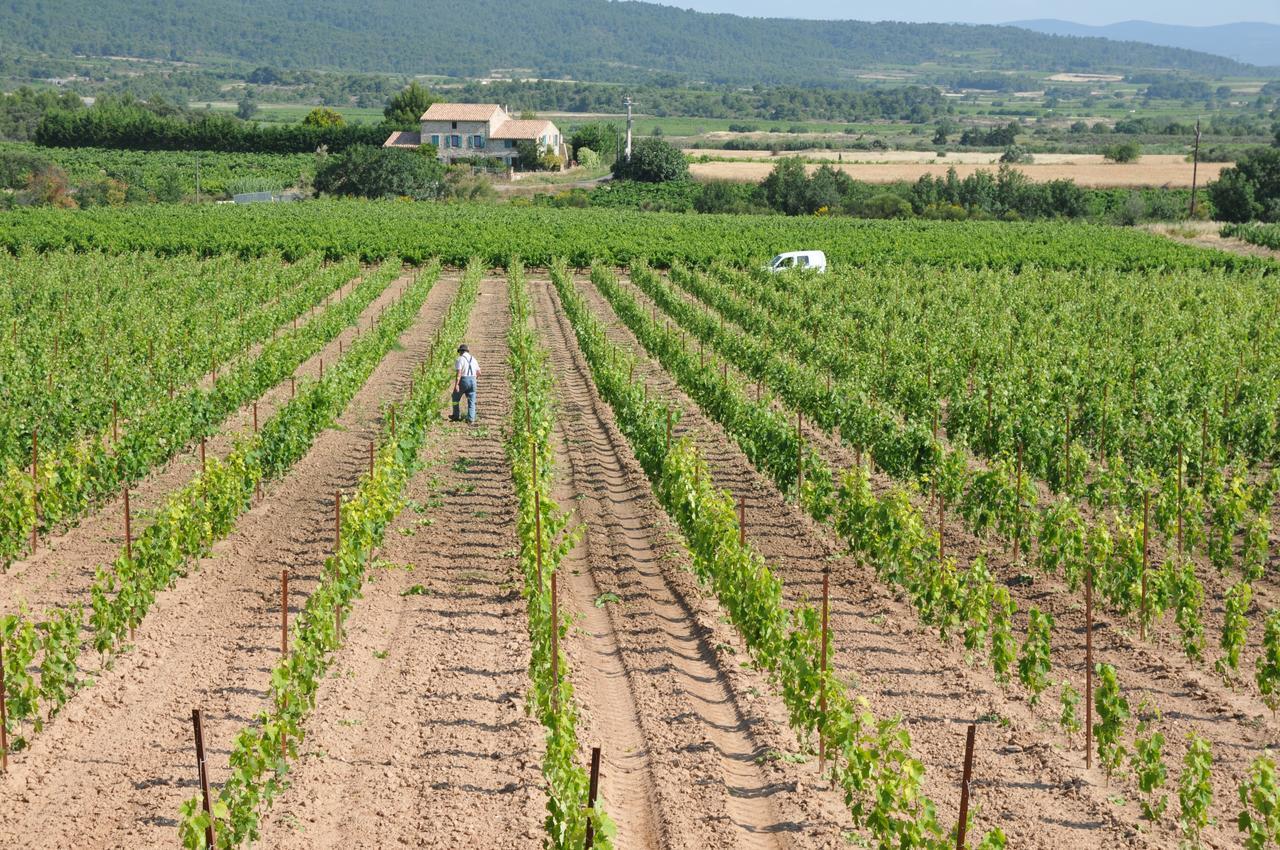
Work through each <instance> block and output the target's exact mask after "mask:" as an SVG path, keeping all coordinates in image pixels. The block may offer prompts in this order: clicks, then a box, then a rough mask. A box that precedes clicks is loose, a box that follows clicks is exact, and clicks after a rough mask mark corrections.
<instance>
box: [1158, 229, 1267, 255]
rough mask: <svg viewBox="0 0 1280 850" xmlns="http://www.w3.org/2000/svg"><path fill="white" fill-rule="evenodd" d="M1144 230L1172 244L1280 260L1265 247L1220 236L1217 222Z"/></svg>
mask: <svg viewBox="0 0 1280 850" xmlns="http://www.w3.org/2000/svg"><path fill="white" fill-rule="evenodd" d="M1143 229H1144V230H1149V231H1151V232H1152V233H1156V234H1159V235H1160V236H1164V237H1166V238H1168V239H1172V240H1173V241H1174V242H1181V243H1182V244H1184V245H1194V246H1195V247H1197V248H1214V249H1217V250H1219V251H1230V252H1231V253H1233V254H1244V255H1245V256H1249V257H1265V258H1266V259H1269V260H1280V251H1276V250H1273V249H1271V248H1268V247H1266V246H1265V245H1254V244H1253V243H1252V242H1246V241H1244V240H1243V239H1235V238H1232V237H1229V236H1223V235H1222V232H1221V231H1222V223H1221V222H1217V221H1184V222H1179V223H1177V224H1148V225H1146V226H1144V228H1143Z"/></svg>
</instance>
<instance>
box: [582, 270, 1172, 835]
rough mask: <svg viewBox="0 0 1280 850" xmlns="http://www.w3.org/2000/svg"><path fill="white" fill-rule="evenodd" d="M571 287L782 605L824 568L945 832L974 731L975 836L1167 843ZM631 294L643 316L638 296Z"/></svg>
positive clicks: (813, 595) (882, 706)
mask: <svg viewBox="0 0 1280 850" xmlns="http://www.w3.org/2000/svg"><path fill="white" fill-rule="evenodd" d="M577 282H578V285H579V287H580V288H581V290H582V292H583V294H584V296H585V297H586V298H587V300H588V302H589V303H590V304H591V305H592V307H593V309H594V310H595V312H596V314H597V315H598V316H599V317H600V318H601V319H602V321H604V322H605V323H606V324H607V325H608V326H609V328H610V330H609V334H610V337H611V338H612V339H613V340H614V341H615V342H617V343H620V344H622V345H624V346H625V347H627V348H628V349H629V350H631V351H632V352H633V353H634V354H635V355H636V356H637V357H638V364H637V366H636V378H637V380H641V379H643V380H644V381H646V382H647V383H648V385H649V386H650V387H651V389H652V391H653V392H654V393H655V394H656V395H657V396H658V397H660V398H663V399H669V400H671V402H672V403H674V404H675V405H676V407H677V409H678V410H679V411H680V416H681V420H680V423H679V425H678V426H677V428H676V433H677V434H680V435H686V434H687V435H690V436H691V437H693V439H694V440H695V441H696V442H697V444H698V446H699V449H700V451H701V453H702V454H703V457H704V458H706V459H707V461H708V463H709V464H710V466H711V470H712V475H713V477H714V479H715V482H716V484H717V485H718V486H720V487H722V488H724V489H726V490H728V491H729V492H731V493H733V494H734V495H735V496H736V497H738V498H742V499H744V500H745V502H746V505H747V539H748V542H750V543H751V545H752V546H753V547H755V548H756V549H757V550H758V551H760V552H761V553H762V554H763V555H764V556H765V557H766V559H767V560H768V562H769V563H770V564H771V565H773V566H774V568H775V570H776V571H777V575H778V576H779V578H781V579H782V580H783V582H784V594H785V595H786V596H787V599H788V601H790V602H792V603H796V602H799V601H802V600H805V599H807V600H809V601H816V600H817V599H818V598H820V595H821V586H822V585H821V582H822V570H823V567H824V566H829V567H830V569H831V629H832V639H833V644H834V647H835V650H836V652H835V657H834V659H833V662H832V663H833V665H834V668H835V669H836V670H837V672H838V674H839V675H840V677H841V679H842V680H843V681H845V683H846V684H847V685H849V687H850V689H851V691H852V692H853V693H854V694H856V695H861V696H864V697H866V698H867V700H868V701H869V703H870V707H871V709H872V710H873V711H874V712H875V714H876V715H877V716H878V717H884V718H887V717H891V716H895V715H898V716H901V717H902V718H903V720H904V723H905V726H906V728H907V729H908V730H909V731H910V732H911V737H912V752H913V755H914V756H915V757H916V758H919V759H920V760H921V761H922V762H923V763H924V765H925V767H926V776H925V791H926V793H927V794H928V795H929V796H930V798H931V799H932V800H933V802H934V803H935V804H936V805H937V806H938V810H939V816H940V819H941V821H942V822H943V823H944V824H953V823H955V821H956V819H957V818H958V802H959V792H958V788H959V780H960V766H961V763H962V756H963V752H964V735H965V726H966V725H967V724H968V723H977V724H978V734H977V741H976V746H975V755H974V777H975V781H974V790H973V802H974V803H975V804H976V806H977V811H976V813H975V815H974V822H975V824H976V826H977V828H978V829H979V830H981V831H985V830H987V829H989V828H991V827H993V826H999V827H1000V828H1002V829H1003V830H1004V831H1005V832H1006V834H1007V835H1008V837H1009V846H1011V847H1020V848H1026V847H1031V848H1061V847H1116V846H1135V847H1145V846H1153V847H1162V846H1168V844H1169V842H1170V841H1174V840H1176V839H1174V838H1173V836H1172V835H1171V834H1170V833H1169V832H1168V831H1165V830H1157V831H1156V832H1155V833H1154V834H1151V833H1145V832H1144V833H1141V834H1140V833H1139V832H1138V829H1137V814H1136V810H1135V809H1134V808H1133V807H1119V806H1116V805H1115V804H1114V803H1112V802H1111V801H1110V800H1109V798H1110V797H1113V796H1114V795H1115V794H1116V793H1117V790H1118V787H1119V785H1118V783H1116V784H1115V785H1116V787H1112V788H1106V787H1104V782H1103V777H1102V776H1101V774H1100V773H1096V772H1095V773H1088V772H1086V771H1085V770H1084V769H1083V764H1082V762H1083V754H1082V753H1081V752H1080V742H1079V741H1071V742H1068V741H1066V739H1065V738H1063V736H1062V735H1060V734H1058V733H1057V731H1056V729H1055V728H1054V727H1053V726H1052V725H1051V724H1050V723H1048V722H1046V721H1045V720H1044V719H1043V717H1041V716H1039V713H1038V712H1035V711H1032V710H1031V709H1030V708H1029V707H1028V706H1027V704H1026V701H1025V698H1024V697H1023V696H1022V694H1021V693H1020V692H1019V689H1018V688H1011V689H1009V690H1007V691H1006V690H1005V689H1003V688H1001V687H1000V686H999V684H998V683H997V682H996V681H995V679H994V676H993V674H992V673H991V671H990V670H989V669H988V668H987V667H986V666H985V665H983V664H980V663H979V664H975V665H972V666H971V665H970V664H968V663H966V659H965V657H964V651H963V648H962V647H957V646H956V645H955V643H953V644H952V645H951V646H947V645H944V644H943V643H942V642H941V641H940V640H939V638H938V636H937V633H936V632H935V631H933V630H931V629H927V628H924V627H922V626H921V625H920V623H919V621H918V619H917V617H916V615H915V614H914V612H913V611H912V610H911V608H910V606H909V604H908V603H907V602H906V601H905V600H903V599H901V598H898V597H897V596H896V595H895V594H893V593H891V592H890V591H889V590H887V589H886V588H885V587H884V586H883V585H881V584H880V582H879V581H878V579H877V578H876V576H875V573H874V571H872V570H871V569H870V568H869V567H864V566H860V565H858V564H857V563H855V561H854V560H853V559H851V558H849V557H846V556H844V555H843V549H844V547H843V546H842V545H840V543H839V542H838V541H836V540H835V539H834V537H833V536H832V535H831V534H830V533H829V532H828V531H827V530H826V529H825V528H823V527H821V526H818V525H817V524H816V523H814V522H813V521H812V520H811V519H810V518H809V517H808V516H807V515H806V514H804V513H803V512H802V511H801V510H799V509H798V508H797V507H796V506H795V505H794V504H793V503H790V502H787V501H785V500H784V499H783V497H782V495H781V493H780V492H779V491H778V488H777V487H776V486H775V485H774V484H773V483H772V481H770V480H768V479H767V478H765V477H763V476H762V475H760V474H759V473H758V472H757V471H756V470H755V468H754V467H753V466H752V464H751V462H750V461H749V460H748V459H747V457H746V456H745V455H744V454H743V453H742V452H741V451H740V450H739V449H738V447H737V445H736V443H735V441H734V440H733V438H732V437H730V436H729V435H728V434H727V433H725V431H724V430H723V428H721V427H720V426H719V425H718V424H716V423H715V422H713V421H712V420H710V419H709V418H707V417H706V416H704V415H703V414H702V412H701V411H700V410H699V408H698V407H697V405H696V404H695V403H694V402H693V401H692V400H690V399H689V398H688V397H687V396H686V395H685V394H684V393H683V392H682V391H681V390H680V389H679V387H678V386H677V384H676V383H675V381H674V379H673V378H672V377H671V376H670V374H669V373H667V372H666V371H665V370H664V369H663V368H662V367H661V366H660V365H659V364H657V363H656V362H655V361H653V360H652V358H650V357H649V356H648V355H647V354H646V353H645V351H644V348H643V346H641V345H640V344H639V343H638V341H636V339H635V337H634V335H633V334H632V333H631V332H630V331H629V330H628V329H627V328H626V326H625V325H624V324H623V323H622V322H621V321H620V320H618V318H617V316H616V314H615V313H614V311H613V310H612V308H611V307H610V305H609V304H608V301H607V300H606V299H605V298H604V296H603V295H601V294H600V293H599V292H598V290H596V288H595V287H594V286H593V285H592V284H591V282H590V280H589V279H587V278H585V277H580V278H579V279H578V281H577ZM632 292H633V293H634V294H635V295H636V296H637V297H639V298H641V300H642V303H645V304H646V308H647V305H648V302H647V301H645V300H644V299H643V296H642V295H641V294H640V293H639V291H638V290H635V289H634V288H633V289H632ZM673 324H674V323H673ZM692 344H693V343H691V345H692ZM707 368H708V369H710V368H718V367H713V366H711V365H708V366H707ZM732 374H733V373H732V372H731V375H732ZM743 380H744V382H745V381H746V379H745V378H744V379H743ZM751 383H753V382H751ZM744 385H745V384H744ZM1055 633H1056V632H1055ZM1055 681H1057V679H1055ZM1081 711H1082V712H1083V707H1082V708H1081ZM811 770H812V769H811ZM811 775H812V774H811Z"/></svg>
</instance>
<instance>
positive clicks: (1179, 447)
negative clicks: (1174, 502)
mask: <svg viewBox="0 0 1280 850" xmlns="http://www.w3.org/2000/svg"><path fill="white" fill-rule="evenodd" d="M1178 559H1179V560H1181V559H1182V444H1181V443H1179V444H1178Z"/></svg>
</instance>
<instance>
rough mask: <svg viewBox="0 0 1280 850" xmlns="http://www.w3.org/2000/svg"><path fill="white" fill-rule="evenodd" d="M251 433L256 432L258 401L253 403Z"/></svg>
mask: <svg viewBox="0 0 1280 850" xmlns="http://www.w3.org/2000/svg"><path fill="white" fill-rule="evenodd" d="M253 433H255V434H256V433H258V403H257V402H256V401H255V402H254V403H253Z"/></svg>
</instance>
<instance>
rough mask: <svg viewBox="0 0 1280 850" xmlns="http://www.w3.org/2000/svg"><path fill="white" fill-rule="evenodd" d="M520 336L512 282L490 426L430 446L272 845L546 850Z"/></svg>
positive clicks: (489, 301) (478, 319) (503, 303)
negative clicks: (514, 420)
mask: <svg viewBox="0 0 1280 850" xmlns="http://www.w3.org/2000/svg"><path fill="white" fill-rule="evenodd" d="M508 322H509V313H508V311H507V299H506V283H505V281H504V280H502V279H500V278H489V279H486V280H484V281H482V283H481V285H480V294H479V298H478V300H477V302H476V306H475V308H474V309H473V312H472V316H471V327H470V333H469V334H468V337H467V339H468V342H469V346H470V348H471V351H472V353H473V354H474V355H475V356H476V358H477V360H478V361H479V363H480V366H481V369H482V375H481V379H480V394H479V400H478V408H479V410H480V414H481V420H480V421H481V425H480V426H479V427H475V428H471V427H468V426H466V425H463V424H455V423H445V424H443V425H441V426H439V427H437V428H435V430H434V431H433V432H432V433H431V434H429V435H428V437H427V440H426V444H425V446H424V450H423V451H424V463H425V465H424V468H423V469H422V470H421V471H419V472H418V473H417V474H416V475H414V477H413V478H412V479H411V481H410V482H409V485H408V488H407V490H406V494H405V495H406V497H407V498H408V499H409V508H408V509H406V510H405V511H404V512H402V513H401V515H400V516H399V517H398V518H397V519H396V521H395V522H394V523H393V524H392V525H391V526H390V527H388V529H387V532H386V536H385V538H384V543H383V546H382V547H381V548H380V549H379V551H378V552H377V562H378V564H379V566H378V567H377V568H375V569H374V570H372V571H371V572H370V575H369V579H368V581H367V582H366V586H365V590H364V596H363V598H362V599H361V600H360V601H359V602H358V603H357V604H356V606H355V608H354V610H353V611H352V614H351V616H350V617H349V618H348V620H347V622H346V641H345V643H344V645H343V647H342V649H341V650H339V652H338V653H337V655H336V656H335V659H334V664H333V666H332V668H331V671H330V674H329V675H328V676H327V677H326V678H325V679H324V680H323V682H322V683H321V686H320V690H319V692H318V694H317V701H316V710H315V711H314V712H313V714H312V716H311V719H310V720H308V722H307V732H308V735H307V739H306V742H305V744H304V746H303V751H304V752H303V756H302V758H301V759H300V761H299V763H298V764H297V766H296V767H295V768H294V771H293V773H292V775H291V780H290V781H291V783H292V786H291V787H290V788H289V789H288V790H287V791H286V792H285V793H284V794H283V795H281V797H280V798H279V799H278V800H277V801H276V802H275V804H274V806H273V807H272V809H271V812H270V815H269V817H268V818H267V820H266V824H265V826H264V829H263V838H262V842H261V844H262V846H263V847H272V848H314V847H343V848H382V847H396V846H412V847H421V846H431V847H461V846H467V847H493V848H517V847H519V848H532V847H538V846H540V838H541V835H542V831H543V828H542V818H543V816H544V813H545V809H544V805H545V800H546V797H545V793H544V791H543V784H544V783H543V780H542V774H541V771H540V769H539V765H540V763H541V759H542V750H543V743H542V739H543V730H542V728H541V726H540V725H539V724H538V722H537V720H536V719H535V718H533V717H531V716H530V715H529V714H528V713H527V712H526V711H525V708H524V694H525V693H526V691H527V688H528V675H529V674H528V663H529V641H528V623H527V621H526V619H525V613H524V600H523V597H522V596H521V594H520V586H521V577H520V574H519V565H518V562H517V560H516V559H515V558H514V557H513V553H514V552H515V549H516V546H517V532H516V501H515V493H514V491H513V489H512V483H511V476H510V473H509V471H508V468H507V463H506V455H505V449H504V447H503V441H502V425H503V423H504V422H505V420H506V418H507V417H508V416H509V415H510V407H511V397H510V370H509V368H508V366H507V362H506V357H507V349H506V340H505V333H506V326H507V324H508ZM441 398H442V400H443V398H444V397H443V396H442V397H441ZM442 404H443V401H442ZM442 415H443V409H442Z"/></svg>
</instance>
